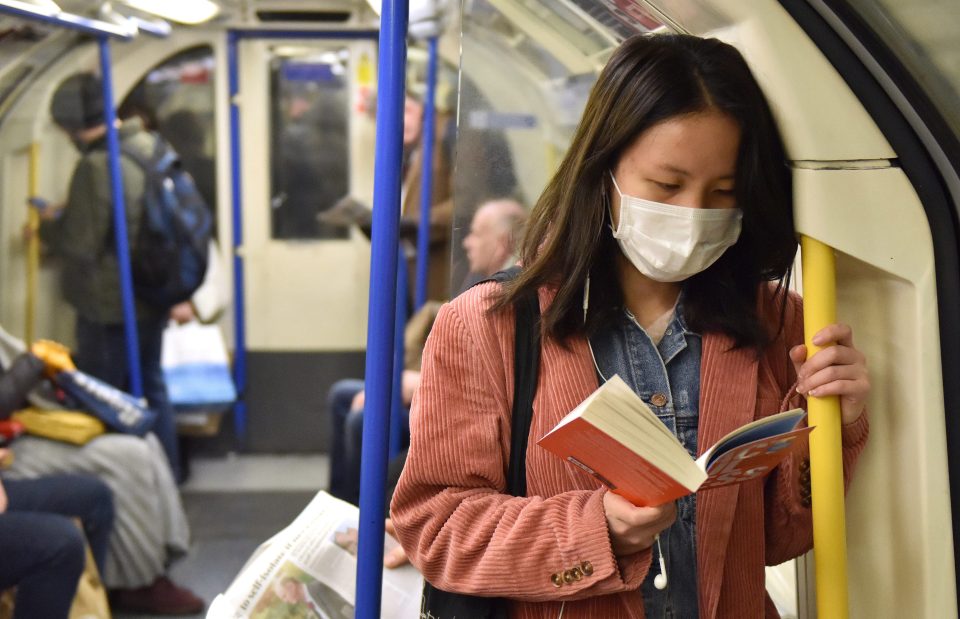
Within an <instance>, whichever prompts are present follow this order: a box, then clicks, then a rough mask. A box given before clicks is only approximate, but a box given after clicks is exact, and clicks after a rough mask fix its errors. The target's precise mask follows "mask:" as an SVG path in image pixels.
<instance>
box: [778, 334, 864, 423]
mask: <svg viewBox="0 0 960 619" xmlns="http://www.w3.org/2000/svg"><path fill="white" fill-rule="evenodd" d="M831 342H835V344H834V345H833V346H827V347H826V348H823V349H822V350H819V351H818V352H817V353H816V354H814V355H813V356H812V357H810V358H809V359H807V347H806V346H804V345H803V344H801V345H799V346H794V347H793V348H792V349H790V360H791V361H793V365H794V368H795V369H796V371H797V381H798V383H797V392H798V393H800V394H801V395H806V396H813V397H817V398H822V397H826V396H831V395H835V396H838V397H839V398H840V415H841V417H842V419H843V423H844V424H850V423H853V422H854V421H856V420H857V419H859V418H860V414H861V413H863V408H864V406H866V403H867V396H869V395H870V378H869V376H868V373H867V360H866V358H865V357H864V356H863V353H861V352H860V351H859V350H857V349H856V348H855V347H854V345H853V330H852V329H851V328H850V327H849V325H843V324H833V325H829V326H827V327H824V328H823V329H821V330H820V331H818V332H817V333H816V334H815V335H814V336H813V343H814V344H815V345H817V346H824V345H828V344H830V343H831Z"/></svg>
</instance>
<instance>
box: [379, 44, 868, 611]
mask: <svg viewBox="0 0 960 619" xmlns="http://www.w3.org/2000/svg"><path fill="white" fill-rule="evenodd" d="M795 235H796V232H795V230H794V228H793V209H792V193H791V177H790V169H789V167H788V166H787V158H786V153H785V152H784V147H783V144H782V140H781V138H780V135H779V133H778V131H777V127H776V125H775V122H774V119H773V116H772V114H771V111H770V108H769V105H768V104H767V102H766V100H765V99H764V97H763V93H762V92H761V90H760V87H759V85H758V84H757V82H756V80H755V79H754V77H753V76H752V75H751V73H750V70H749V69H748V67H747V65H746V63H745V62H744V60H743V58H742V56H741V55H740V53H739V52H738V51H737V50H736V49H735V48H733V47H731V46H729V45H727V44H724V43H721V42H719V41H717V40H712V39H707V40H704V39H699V38H696V37H692V36H684V35H657V36H638V37H634V38H631V39H629V40H627V41H625V42H624V43H623V44H622V45H621V46H620V47H619V48H618V49H617V51H616V52H615V53H614V54H613V56H612V57H611V59H610V61H609V62H608V63H607V65H606V67H605V68H604V69H603V71H602V72H601V74H600V77H599V79H598V81H597V83H596V84H595V86H594V88H593V90H592V92H591V95H590V99H589V101H588V103H587V106H586V109H585V112H584V116H583V118H582V120H581V123H580V126H579V128H578V130H577V133H576V135H575V136H574V138H573V140H572V147H571V149H570V150H569V152H568V153H567V155H566V157H565V158H564V160H563V162H562V163H561V165H560V168H559V170H558V172H557V174H556V175H555V176H554V178H553V179H552V180H551V182H550V183H549V185H548V186H547V188H546V190H545V191H544V193H543V195H542V196H541V197H540V200H539V202H538V203H537V205H536V207H535V208H534V210H533V213H532V214H531V220H530V224H529V225H528V228H527V233H526V236H525V238H524V242H523V246H522V248H521V252H520V254H521V260H522V263H523V265H524V271H523V273H522V274H521V275H520V276H519V278H518V279H517V280H516V281H515V282H514V283H513V284H512V285H510V286H508V287H504V288H501V287H500V286H499V285H497V284H494V283H488V284H484V285H481V286H478V287H475V288H473V289H471V290H470V291H468V292H467V293H465V294H463V295H461V296H460V297H459V298H457V299H455V300H454V301H453V302H452V303H451V304H449V305H447V306H445V307H444V308H443V310H441V312H440V315H439V316H438V317H437V321H436V324H435V326H434V330H433V333H432V335H431V339H430V341H429V342H428V344H427V349H426V351H425V358H424V363H423V376H422V380H421V384H420V390H419V391H418V393H417V397H416V398H415V399H414V402H413V409H412V413H411V433H412V437H411V446H410V453H409V459H408V460H407V465H406V468H405V469H404V472H403V475H402V476H401V478H400V483H399V485H398V487H397V491H396V494H395V495H394V500H393V505H392V510H391V511H392V516H393V519H394V522H395V524H396V529H397V532H398V533H399V537H400V541H401V542H402V544H403V547H404V549H405V550H406V552H407V554H408V555H409V556H410V559H411V561H412V563H413V564H414V565H415V566H416V567H417V568H419V569H420V570H421V571H422V572H423V574H424V576H425V578H426V579H427V580H428V581H430V582H431V583H432V584H433V585H435V586H436V587H438V588H440V589H444V590H448V591H454V592H462V593H468V594H474V595H485V596H499V597H504V598H508V599H509V600H511V604H510V610H511V616H515V617H531V618H532V617H545V618H546V617H551V618H552V617H557V616H559V615H560V614H563V616H565V617H605V618H610V619H614V618H617V617H634V618H636V617H645V616H646V617H657V618H658V619H659V618H661V617H685V618H686V617H697V616H707V617H762V616H764V615H766V616H768V617H771V616H776V611H775V609H774V608H773V605H772V603H771V602H770V600H769V598H767V597H766V595H765V591H764V564H770V565H774V564H777V563H781V562H783V561H786V560H787V559H790V558H792V557H795V556H797V555H800V554H802V553H804V552H806V551H807V550H809V549H810V547H811V543H812V540H811V522H810V509H809V506H810V502H809V494H808V492H809V489H808V488H807V489H805V488H804V487H803V482H802V471H803V470H804V467H805V466H806V465H805V464H804V463H803V462H804V461H803V459H802V458H801V457H799V456H795V457H792V458H790V459H788V460H786V461H784V462H783V463H782V464H781V465H780V466H779V467H778V468H777V469H776V470H774V471H773V472H772V473H771V474H770V475H769V476H768V477H767V478H766V479H758V480H752V481H748V482H745V483H743V484H740V485H736V486H728V487H725V488H717V489H713V490H705V491H702V492H698V493H697V494H696V495H690V496H687V497H684V498H683V499H681V500H680V501H678V502H677V504H674V503H670V504H666V505H661V506H656V507H638V506H634V505H632V504H630V503H629V502H627V501H626V500H625V499H623V498H622V497H620V496H618V495H616V494H613V493H611V492H608V491H607V489H606V488H605V487H603V486H601V485H600V483H599V482H597V480H596V479H595V478H593V477H592V476H590V475H588V474H586V473H584V472H582V471H579V470H576V469H574V468H572V467H571V466H570V465H569V464H567V463H565V462H564V461H562V460H561V459H559V458H557V457H556V456H554V455H553V454H550V453H548V452H546V451H545V450H544V449H541V448H539V447H537V445H536V441H537V439H539V438H540V437H541V436H543V435H544V434H545V433H546V432H548V431H549V430H550V429H552V428H553V427H554V426H555V425H556V424H557V422H558V421H560V419H562V418H563V417H564V416H565V415H566V414H567V413H568V412H569V411H570V410H572V409H573V408H574V407H576V406H577V405H578V404H580V402H581V401H582V400H583V399H584V398H585V397H587V396H588V395H589V394H590V393H591V392H592V391H593V390H594V389H596V388H597V385H598V381H602V380H605V379H606V378H609V377H611V376H613V375H614V374H619V375H620V376H621V377H622V378H623V379H624V380H625V381H626V382H627V383H628V384H629V385H630V386H631V387H632V388H633V389H634V391H636V392H637V393H638V395H640V397H642V398H643V399H644V401H645V402H647V404H648V405H649V406H650V407H651V409H653V410H654V412H656V413H657V415H658V416H659V418H660V419H661V420H662V421H663V422H664V424H665V425H666V426H667V427H668V428H669V429H670V430H671V431H672V432H673V433H675V434H676V435H677V437H678V439H679V440H680V441H681V442H682V443H683V444H684V445H685V447H686V448H687V450H688V451H689V452H690V453H691V454H697V453H699V452H701V451H702V450H703V448H704V447H706V446H709V445H710V444H711V443H713V442H715V441H716V440H718V439H719V438H720V437H721V436H723V435H724V434H725V433H727V432H728V431H730V430H732V429H734V428H736V427H738V426H740V425H743V424H744V423H746V422H749V421H751V420H752V419H755V418H757V417H760V416H764V415H769V414H771V413H774V412H776V411H777V408H778V407H779V406H780V404H781V401H783V400H785V399H786V400H788V402H787V404H788V405H789V406H794V405H800V406H802V405H803V404H804V400H803V396H804V395H805V394H807V393H812V394H814V395H816V396H828V395H838V396H840V404H841V409H842V420H843V428H842V438H843V461H844V465H845V467H844V468H845V475H846V479H847V481H849V479H850V475H851V472H852V469H853V465H854V463H855V461H856V459H857V456H858V454H859V453H860V451H861V450H862V448H863V445H864V443H865V441H866V438H867V419H866V415H864V414H863V411H864V405H865V402H866V399H867V395H868V392H869V382H868V380H867V376H866V369H865V361H864V357H863V355H862V354H861V353H860V352H859V351H858V350H857V349H856V348H855V347H854V345H853V336H852V333H851V330H850V328H849V327H847V326H844V325H831V326H828V327H826V328H824V329H823V330H821V331H820V332H819V333H818V334H816V335H815V337H814V341H815V342H816V343H817V344H828V343H836V345H835V346H833V347H832V348H830V349H828V350H825V351H821V352H819V353H817V354H816V355H814V356H813V357H812V358H811V359H810V360H807V361H804V359H805V356H806V350H805V348H804V346H803V345H802V341H803V324H802V316H801V301H800V299H799V298H798V297H797V296H796V295H793V294H791V293H788V292H787V288H786V280H788V278H789V272H790V269H791V265H792V263H793V259H794V256H795V254H796V249H797V241H796V236H795ZM773 282H776V283H775V284H774V283H773ZM531 294H537V295H539V299H540V305H541V310H542V328H543V343H542V355H541V362H540V379H539V390H538V392H537V396H536V399H535V401H534V407H533V420H532V424H531V428H530V439H529V446H528V448H527V454H526V476H527V495H526V496H523V497H514V496H510V495H508V494H505V493H504V491H505V488H506V479H505V477H506V475H505V472H506V469H507V462H508V457H509V448H510V436H509V432H510V408H511V407H510V405H511V384H512V376H513V367H512V365H513V346H514V320H513V312H512V311H511V306H512V302H513V301H514V300H516V299H518V298H520V297H524V296H525V295H531ZM598 375H599V378H598ZM657 535H660V536H661V538H662V540H661V541H662V548H663V552H664V557H663V558H664V559H665V563H666V567H667V571H668V573H669V581H668V584H667V586H666V588H664V589H658V588H656V587H655V586H654V582H653V581H654V577H655V576H656V575H657V574H658V573H659V569H658V568H653V569H651V565H654V564H657V563H658V560H659V558H660V557H659V556H658V552H657V551H656V550H655V548H653V541H654V539H655V536H657Z"/></svg>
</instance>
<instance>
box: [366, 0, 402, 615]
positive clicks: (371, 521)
mask: <svg viewBox="0 0 960 619" xmlns="http://www.w3.org/2000/svg"><path fill="white" fill-rule="evenodd" d="M408 10H409V5H408V0H384V2H383V5H382V10H381V14H380V57H379V79H378V88H377V150H376V157H375V161H374V187H373V190H374V191H373V238H372V243H373V249H372V256H371V265H370V307H369V310H368V324H367V362H366V373H365V376H366V387H367V397H366V406H365V407H364V416H363V447H362V449H363V451H362V453H363V458H362V459H361V467H360V543H359V552H358V562H357V605H356V617H357V619H376V618H377V617H379V616H380V594H381V581H382V576H383V519H384V515H385V513H386V509H385V505H384V484H385V482H386V476H387V458H386V456H387V441H388V438H389V437H388V434H389V414H390V396H391V393H390V392H391V390H392V389H391V388H392V386H393V381H392V380H391V379H392V376H393V336H394V328H395V320H396V316H395V304H396V301H397V298H396V292H397V290H396V278H397V248H398V243H397V239H398V232H399V221H400V184H401V178H400V162H401V158H402V154H403V139H402V136H403V94H404V77H405V75H406V64H407V41H406V35H407V19H408V15H409V12H408Z"/></svg>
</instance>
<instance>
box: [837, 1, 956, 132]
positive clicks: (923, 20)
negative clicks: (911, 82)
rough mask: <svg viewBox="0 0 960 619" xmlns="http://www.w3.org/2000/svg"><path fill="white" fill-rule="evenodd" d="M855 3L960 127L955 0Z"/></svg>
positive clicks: (879, 34)
mask: <svg viewBox="0 0 960 619" xmlns="http://www.w3.org/2000/svg"><path fill="white" fill-rule="evenodd" d="M850 5H851V6H852V7H853V8H854V10H856V11H857V12H858V13H859V14H860V16H861V17H862V18H863V19H864V21H866V22H867V24H868V25H869V26H870V27H871V28H872V29H873V31H874V32H875V33H876V34H877V35H878V36H879V37H880V38H881V39H882V40H883V42H884V43H885V44H886V45H887V47H888V48H889V49H890V50H891V51H892V52H893V53H894V54H896V55H897V57H898V59H899V60H900V62H902V63H903V64H904V65H905V66H906V68H907V69H908V70H909V71H910V74H911V75H912V76H913V77H914V79H916V80H917V81H918V82H919V84H920V85H921V86H922V87H923V89H924V90H925V91H926V93H927V95H929V96H930V98H931V99H932V100H933V103H934V104H935V105H936V106H937V107H938V108H939V110H940V113H941V114H942V115H943V116H944V118H945V119H946V120H947V122H948V123H949V124H950V125H951V126H952V127H953V129H954V132H956V133H960V39H958V38H957V36H956V25H957V23H958V21H960V4H957V2H956V1H955V0H916V1H915V2H898V1H897V0H880V1H879V2H878V1H877V0H854V1H852V2H850Z"/></svg>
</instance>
